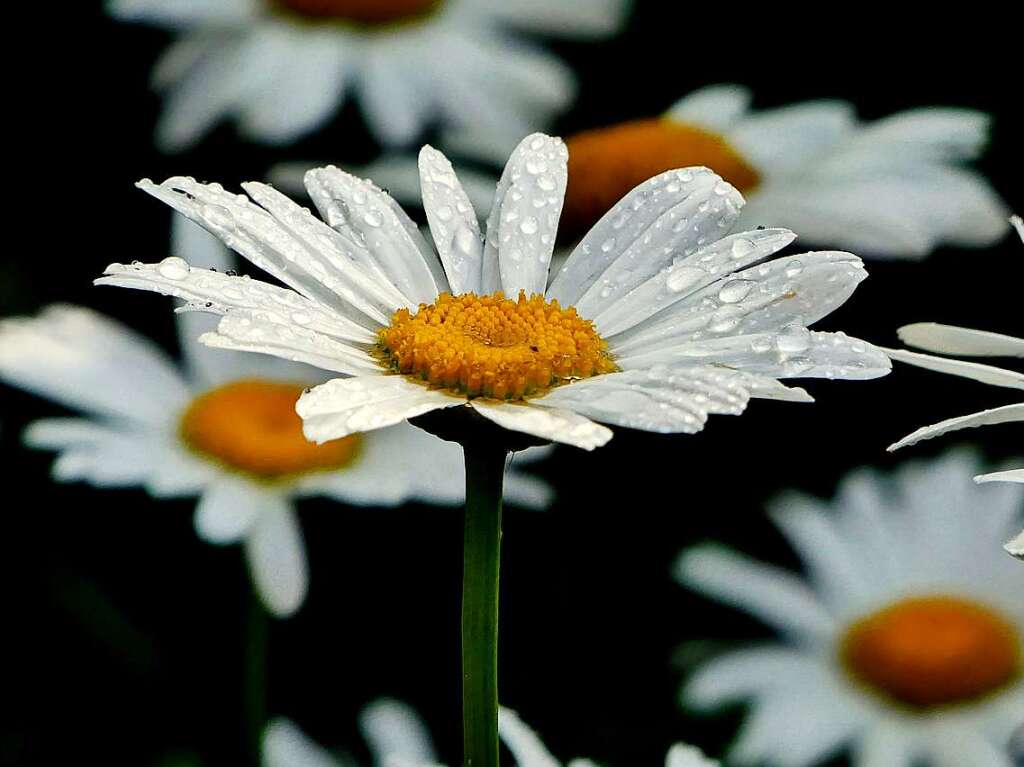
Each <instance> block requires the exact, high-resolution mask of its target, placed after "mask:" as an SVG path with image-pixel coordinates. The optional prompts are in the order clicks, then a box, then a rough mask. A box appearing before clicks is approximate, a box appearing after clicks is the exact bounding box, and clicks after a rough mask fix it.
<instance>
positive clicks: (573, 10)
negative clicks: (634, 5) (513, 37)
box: [479, 0, 630, 39]
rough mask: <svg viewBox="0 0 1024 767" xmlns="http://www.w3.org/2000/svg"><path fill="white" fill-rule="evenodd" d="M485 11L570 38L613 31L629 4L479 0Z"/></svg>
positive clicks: (621, 0)
mask: <svg viewBox="0 0 1024 767" xmlns="http://www.w3.org/2000/svg"><path fill="white" fill-rule="evenodd" d="M479 4H480V5H482V6H484V7H486V9H487V10H486V12H487V13H488V14H493V15H496V16H498V17H499V18H500V19H501V20H502V21H503V22H505V23H507V24H511V25H513V26H516V27H520V28H521V29H525V30H529V31H531V32H537V33H540V34H546V35H556V36H558V37H566V38H570V39H575V38H588V37H600V36H604V35H610V34H612V33H614V32H616V31H617V30H618V29H619V28H620V27H621V25H622V23H623V22H624V20H625V17H626V15H627V12H628V10H629V7H630V4H629V3H628V2H625V1H624V0H587V1H586V2H575V1H574V0H563V2H559V3H551V2H548V1H547V0H516V2H514V3H510V2H507V0H483V2H481V3H479Z"/></svg>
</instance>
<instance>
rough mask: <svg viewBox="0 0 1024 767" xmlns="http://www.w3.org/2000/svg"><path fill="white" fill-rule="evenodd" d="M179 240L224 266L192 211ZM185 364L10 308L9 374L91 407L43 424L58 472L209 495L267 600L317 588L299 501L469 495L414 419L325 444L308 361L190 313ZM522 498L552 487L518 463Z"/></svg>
mask: <svg viewBox="0 0 1024 767" xmlns="http://www.w3.org/2000/svg"><path fill="white" fill-rule="evenodd" d="M176 218H177V219H178V220H177V221H176V223H175V237H174V243H173V246H172V248H173V250H174V251H175V252H188V253H189V254H190V255H191V256H192V257H194V258H197V259H198V260H199V261H200V262H203V263H207V264H209V265H211V266H216V267H218V268H221V269H223V268H226V267H227V266H228V265H229V264H230V263H231V261H230V260H229V259H228V257H227V254H226V253H225V252H224V250H223V247H222V246H221V245H220V243H218V242H216V241H215V240H213V239H212V238H211V237H210V236H209V235H208V234H206V233H205V232H203V231H202V230H200V229H199V228H198V227H196V226H195V225H194V224H191V223H189V222H187V221H184V220H183V219H180V218H179V217H176ZM178 318H179V325H180V328H179V330H180V334H181V337H182V338H181V343H182V351H183V353H184V357H185V365H184V369H179V368H178V367H177V366H175V365H174V364H173V363H172V362H171V361H170V360H169V359H167V358H166V357H165V356H164V354H163V353H162V352H161V350H160V349H159V348H158V347H157V346H156V345H155V344H153V343H152V342H150V341H148V340H147V339H145V338H142V337H140V336H138V335H136V334H135V333H133V332H132V331H130V330H129V329H127V328H125V327H123V326H121V325H120V324H118V323H116V322H114V321H113V320H110V319H107V318H105V317H103V316H101V315H99V314H96V313H95V312H92V311H90V310H88V309H85V308H81V307H73V306H54V307H51V308H49V309H47V310H45V311H44V312H43V313H42V314H41V315H40V316H39V317H37V318H34V319H28V318H17V319H7V320H4V321H2V322H0V379H3V380H4V381H6V382H7V383H9V384H11V385H13V386H17V387H19V388H23V389H26V390H28V391H32V392H34V393H36V394H39V395H40V396H43V397H45V398H47V399H50V400H53V401H55V402H57V403H59V404H61V405H65V406H67V407H69V408H71V409H73V410H77V411H80V412H82V413H83V417H70V418H51V419H45V420H42V421H37V422H36V423H34V424H32V425H31V426H30V427H29V428H28V430H27V432H26V435H25V439H26V442H27V443H28V444H29V445H31V446H32V447H36V448H41V449H46V450H53V451H56V452H57V453H59V457H58V459H57V461H56V463H55V464H54V467H53V475H54V477H55V478H56V479H57V480H59V481H62V482H71V481H85V482H89V483H90V484H93V485H95V486H99V487H132V486H142V487H145V488H146V490H148V491H149V493H150V494H151V495H153V496H155V497H159V498H168V497H182V496H199V503H198V505H197V507H196V512H195V528H196V532H197V533H198V534H199V536H200V538H202V539H203V540H205V541H208V542H210V543H215V544H228V543H236V542H240V543H243V544H244V546H245V552H246V556H247V558H248V561H249V566H250V569H251V573H252V578H253V582H254V584H255V586H256V588H257V590H258V592H259V595H260V597H261V598H262V601H263V602H264V604H265V605H266V607H267V609H268V610H269V611H270V612H272V613H273V614H275V615H277V616H281V617H283V616H286V615H289V614H291V613H292V612H294V611H295V610H297V609H298V607H299V606H300V605H301V603H302V601H303V599H304V597H305V594H306V590H307V564H306V556H305V548H304V545H303V542H302V536H301V532H300V529H299V525H298V521H297V519H296V515H295V502H296V500H298V499H299V498H302V497H305V496H311V495H324V496H328V497H331V498H335V499H337V500H340V501H343V502H345V503H350V504H358V505H375V506H392V505H398V504H401V503H404V502H406V501H410V500H418V501H423V502H427V503H437V504H445V505H455V504H461V503H462V501H463V500H464V488H463V485H462V477H461V471H462V469H461V461H462V457H461V454H460V452H459V450H458V449H457V448H456V447H455V446H454V445H450V444H448V443H445V442H442V441H441V440H438V439H436V438H434V437H431V436H430V435H428V434H426V433H425V432H423V431H421V430H419V429H416V428H415V427H412V426H410V425H408V424H399V425H396V426H395V427H392V428H390V429H385V430H383V431H380V432H374V433H373V434H365V435H353V436H352V437H350V438H348V439H344V440H338V441H336V442H332V443H330V444H328V445H324V446H316V445H313V444H311V443H309V442H307V441H306V439H305V438H304V437H303V435H302V424H301V421H300V420H299V417H298V416H297V415H296V414H295V402H296V400H297V399H298V397H299V395H300V394H301V393H302V391H303V388H304V387H305V386H306V385H307V384H308V383H312V382H315V381H317V380H323V377H322V375H319V374H318V373H317V371H315V370H312V369H310V368H307V367H305V366H301V365H296V364H292V363H285V362H283V361H280V360H273V359H267V358H262V357H256V356H254V355H243V354H229V353H224V352H212V351H210V350H209V349H206V348H204V347H202V346H200V345H198V344H197V343H196V341H195V335H196V333H197V321H202V322H204V323H205V321H206V320H207V319H208V318H207V317H205V316H201V315H197V314H195V313H183V314H179V315H178ZM510 480H511V481H510V482H509V483H508V485H507V492H508V497H509V498H510V499H511V500H514V501H517V502H521V503H524V504H526V505H530V506H542V505H544V504H545V503H546V502H547V500H548V495H549V492H548V489H547V488H546V486H544V485H543V483H541V482H539V481H538V480H536V479H533V478H530V477H526V476H523V475H521V474H519V473H518V472H513V474H512V475H511V477H510Z"/></svg>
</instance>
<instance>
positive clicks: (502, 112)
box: [108, 0, 629, 150]
mask: <svg viewBox="0 0 1024 767" xmlns="http://www.w3.org/2000/svg"><path fill="white" fill-rule="evenodd" d="M628 4H629V3H628V0H559V2H558V3H550V2H547V0H217V2H196V0H111V2H109V4H108V8H109V10H110V13H111V14H113V15H114V16H115V17H116V18H118V19H121V20H123V21H133V22H143V23H147V24H153V25H157V26H162V27H166V28H168V29H170V30H173V31H175V32H178V33H179V34H180V36H179V38H178V39H177V41H176V42H175V43H174V44H173V45H172V46H171V47H170V48H169V49H168V51H167V52H166V53H165V54H164V55H163V57H162V58H161V59H160V61H159V62H158V63H157V65H156V68H155V70H154V73H153V85H154V87H155V88H156V89H157V90H160V91H163V92H164V93H165V94H166V104H165V109H164V114H163V117H162V119H161V121H160V124H159V127H158V131H157V137H158V141H159V144H160V145H161V146H162V147H163V148H165V149H167V150H180V149H183V148H185V147H188V146H189V145H191V144H193V143H194V142H196V141H197V140H198V139H199V138H200V137H201V136H202V135H203V134H204V133H206V132H207V131H208V130H209V129H210V128H212V127H213V126H214V125H215V124H216V123H217V122H219V121H220V120H221V119H223V118H226V117H234V118H236V119H237V122H238V126H239V129H240V130H241V132H242V133H243V134H245V135H246V136H248V137H250V138H253V139H257V140H260V141H264V142H268V143H273V144H287V143H291V142H293V141H295V140H296V139H298V138H300V137H301V136H303V135H305V134H307V133H309V132H311V131H313V130H315V129H316V128H318V127H320V126H321V125H323V124H324V123H325V122H327V120H328V119H329V118H330V117H331V116H332V115H333V114H334V113H335V112H336V111H337V109H338V108H339V107H340V105H341V104H342V103H343V102H344V101H345V99H346V96H347V95H348V94H350V93H351V94H355V95H357V97H358V100H359V104H360V106H361V107H362V112H363V115H364V117H365V119H366V122H367V124H368V126H369V128H370V130H371V131H372V132H373V134H374V135H375V136H376V137H377V139H378V140H380V141H381V142H383V143H385V144H403V143H408V142H410V141H411V140H413V139H414V138H416V137H417V136H418V135H419V134H420V133H421V132H422V131H423V130H424V128H426V127H427V126H428V125H430V124H432V123H435V122H437V123H440V124H442V125H449V126H455V127H458V128H461V129H472V130H476V131H481V132H485V133H491V134H494V135H496V136H502V137H504V140H505V142H506V143H509V144H510V145H511V142H512V141H514V140H515V139H517V138H518V137H519V136H521V135H523V134H524V133H526V132H527V130H528V129H530V128H531V127H533V126H535V125H536V124H538V123H544V122H546V121H547V120H548V119H550V117H551V116H552V115H553V114H554V113H556V112H558V111H560V110H561V109H563V108H564V107H565V106H567V105H568V104H569V103H570V102H571V101H572V98H573V96H574V94H575V80H574V78H573V76H572V74H571V72H570V71H569V69H568V68H567V67H566V65H565V64H563V63H562V61H561V60H559V59H558V58H556V57H555V56H553V55H551V54H549V53H547V52H544V51H541V50H538V49H537V48H535V47H533V46H530V45H528V44H527V43H526V42H525V41H524V40H523V39H521V35H520V33H526V34H539V35H551V36H558V37H564V38H593V37H600V36H603V35H609V34H612V33H614V32H615V31H616V30H617V29H618V28H619V26H620V25H621V23H622V21H623V19H624V16H625V15H626V12H627V9H628Z"/></svg>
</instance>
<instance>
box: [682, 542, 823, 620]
mask: <svg viewBox="0 0 1024 767" xmlns="http://www.w3.org/2000/svg"><path fill="white" fill-rule="evenodd" d="M675 573H676V578H677V579H678V580H679V581H680V582H681V583H683V584H684V585H687V586H689V587H690V588H692V589H695V590H697V591H700V592H701V593H703V594H707V595H709V596H711V597H713V598H714V599H717V600H719V601H721V602H725V603H727V604H730V605H732V606H733V607H736V608H737V609H741V610H743V611H745V612H748V613H750V614H751V615H754V616H756V617H757V618H759V619H760V620H762V621H764V622H765V623H767V624H769V625H772V626H775V627H777V628H779V629H782V630H783V631H789V632H793V633H795V634H797V635H801V636H807V637H812V638H813V637H828V636H831V634H832V632H833V631H834V629H835V624H834V622H833V620H832V617H831V616H830V615H829V613H828V611H827V610H826V609H825V607H824V605H822V603H821V601H820V600H819V599H818V598H817V596H816V595H815V594H814V593H813V592H812V591H811V590H810V589H809V588H808V587H807V585H806V584H805V583H804V582H803V581H802V580H801V579H800V578H798V577H796V576H795V575H793V574H792V573H789V572H786V571H785V570H781V569H779V568H777V567H773V566H771V565H765V564H761V563H759V562H755V561H754V560H752V559H748V558H747V557H744V556H742V555H740V554H736V553H734V552H731V551H727V550H724V549H714V548H711V547H699V548H694V549H691V550H689V551H687V552H685V553H684V554H683V555H682V556H681V557H680V558H679V561H678V562H677V564H676V570H675Z"/></svg>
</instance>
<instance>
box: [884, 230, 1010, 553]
mask: <svg viewBox="0 0 1024 767" xmlns="http://www.w3.org/2000/svg"><path fill="white" fill-rule="evenodd" d="M1012 223H1013V225H1014V227H1015V228H1016V229H1017V232H1018V234H1020V236H1021V239H1022V240H1024V222H1022V221H1021V219H1020V218H1017V217H1014V218H1013V219H1012ZM899 336H900V338H901V339H902V340H903V341H904V342H905V343H907V344H909V345H910V346H916V347H917V348H919V349H925V350H927V351H931V352H938V353H940V354H959V355H962V356H965V357H1024V338H1014V337H1012V336H1006V335H1001V334H999V333H990V332H988V331H985V330H971V329H970V328H961V327H956V326H953V325H940V324H937V323H934V322H920V323H916V324H914V325H906V326H904V327H902V328H900V329H899ZM888 353H889V356H890V357H892V358H893V359H894V360H899V361H900V362H906V363H907V364H910V365H914V366H916V367H921V368H925V369H927V370H935V371H938V372H940V373H948V374H950V375H955V376H961V377H963V378H970V379H972V380H975V381H981V382H982V383H987V384H991V385H993V386H1003V387H1006V388H1008V389H1017V390H1018V391H1019V390H1021V389H1024V373H1018V372H1016V371H1013V370H1004V369H1003V368H996V367H992V366H991V365H981V364H978V363H977V362H966V361H963V360H958V359H950V358H948V357H934V356H932V355H929V354H920V353H918V352H911V351H905V350H903V349H890V350H888ZM1021 421H1024V402H1021V403H1018V404H1013V405H1004V406H1003V407H997V408H993V409H991V410H983V411H981V412H979V413H972V414H970V415H964V416H958V417H956V418H949V419H947V420H945V421H940V422H939V423H935V424H932V425H930V426H923V427H921V428H920V429H918V430H917V431H915V432H914V433H913V434H909V435H907V436H906V437H904V438H903V439H901V440H900V441H898V442H896V443H894V444H892V445H890V446H889V450H890V451H893V450H898V449H900V448H902V447H907V446H909V445H913V444H915V443H917V442H920V441H922V440H925V439H932V438H933V437H938V436H939V435H941V434H947V433H949V432H952V431H959V430H961V429H970V428H974V427H977V426H991V425H995V424H1002V423H1020V422H1021ZM974 481H975V482H1024V468H1022V469H1010V470H1008V471H999V472H995V473H991V474H982V475H979V476H977V477H975V478H974ZM1006 550H1007V551H1009V552H1010V553H1011V554H1013V555H1014V556H1016V557H1021V558H1024V531H1022V532H1021V534H1020V535H1018V536H1017V537H1016V538H1014V539H1013V540H1012V541H1010V542H1009V543H1007V544H1006Z"/></svg>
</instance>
